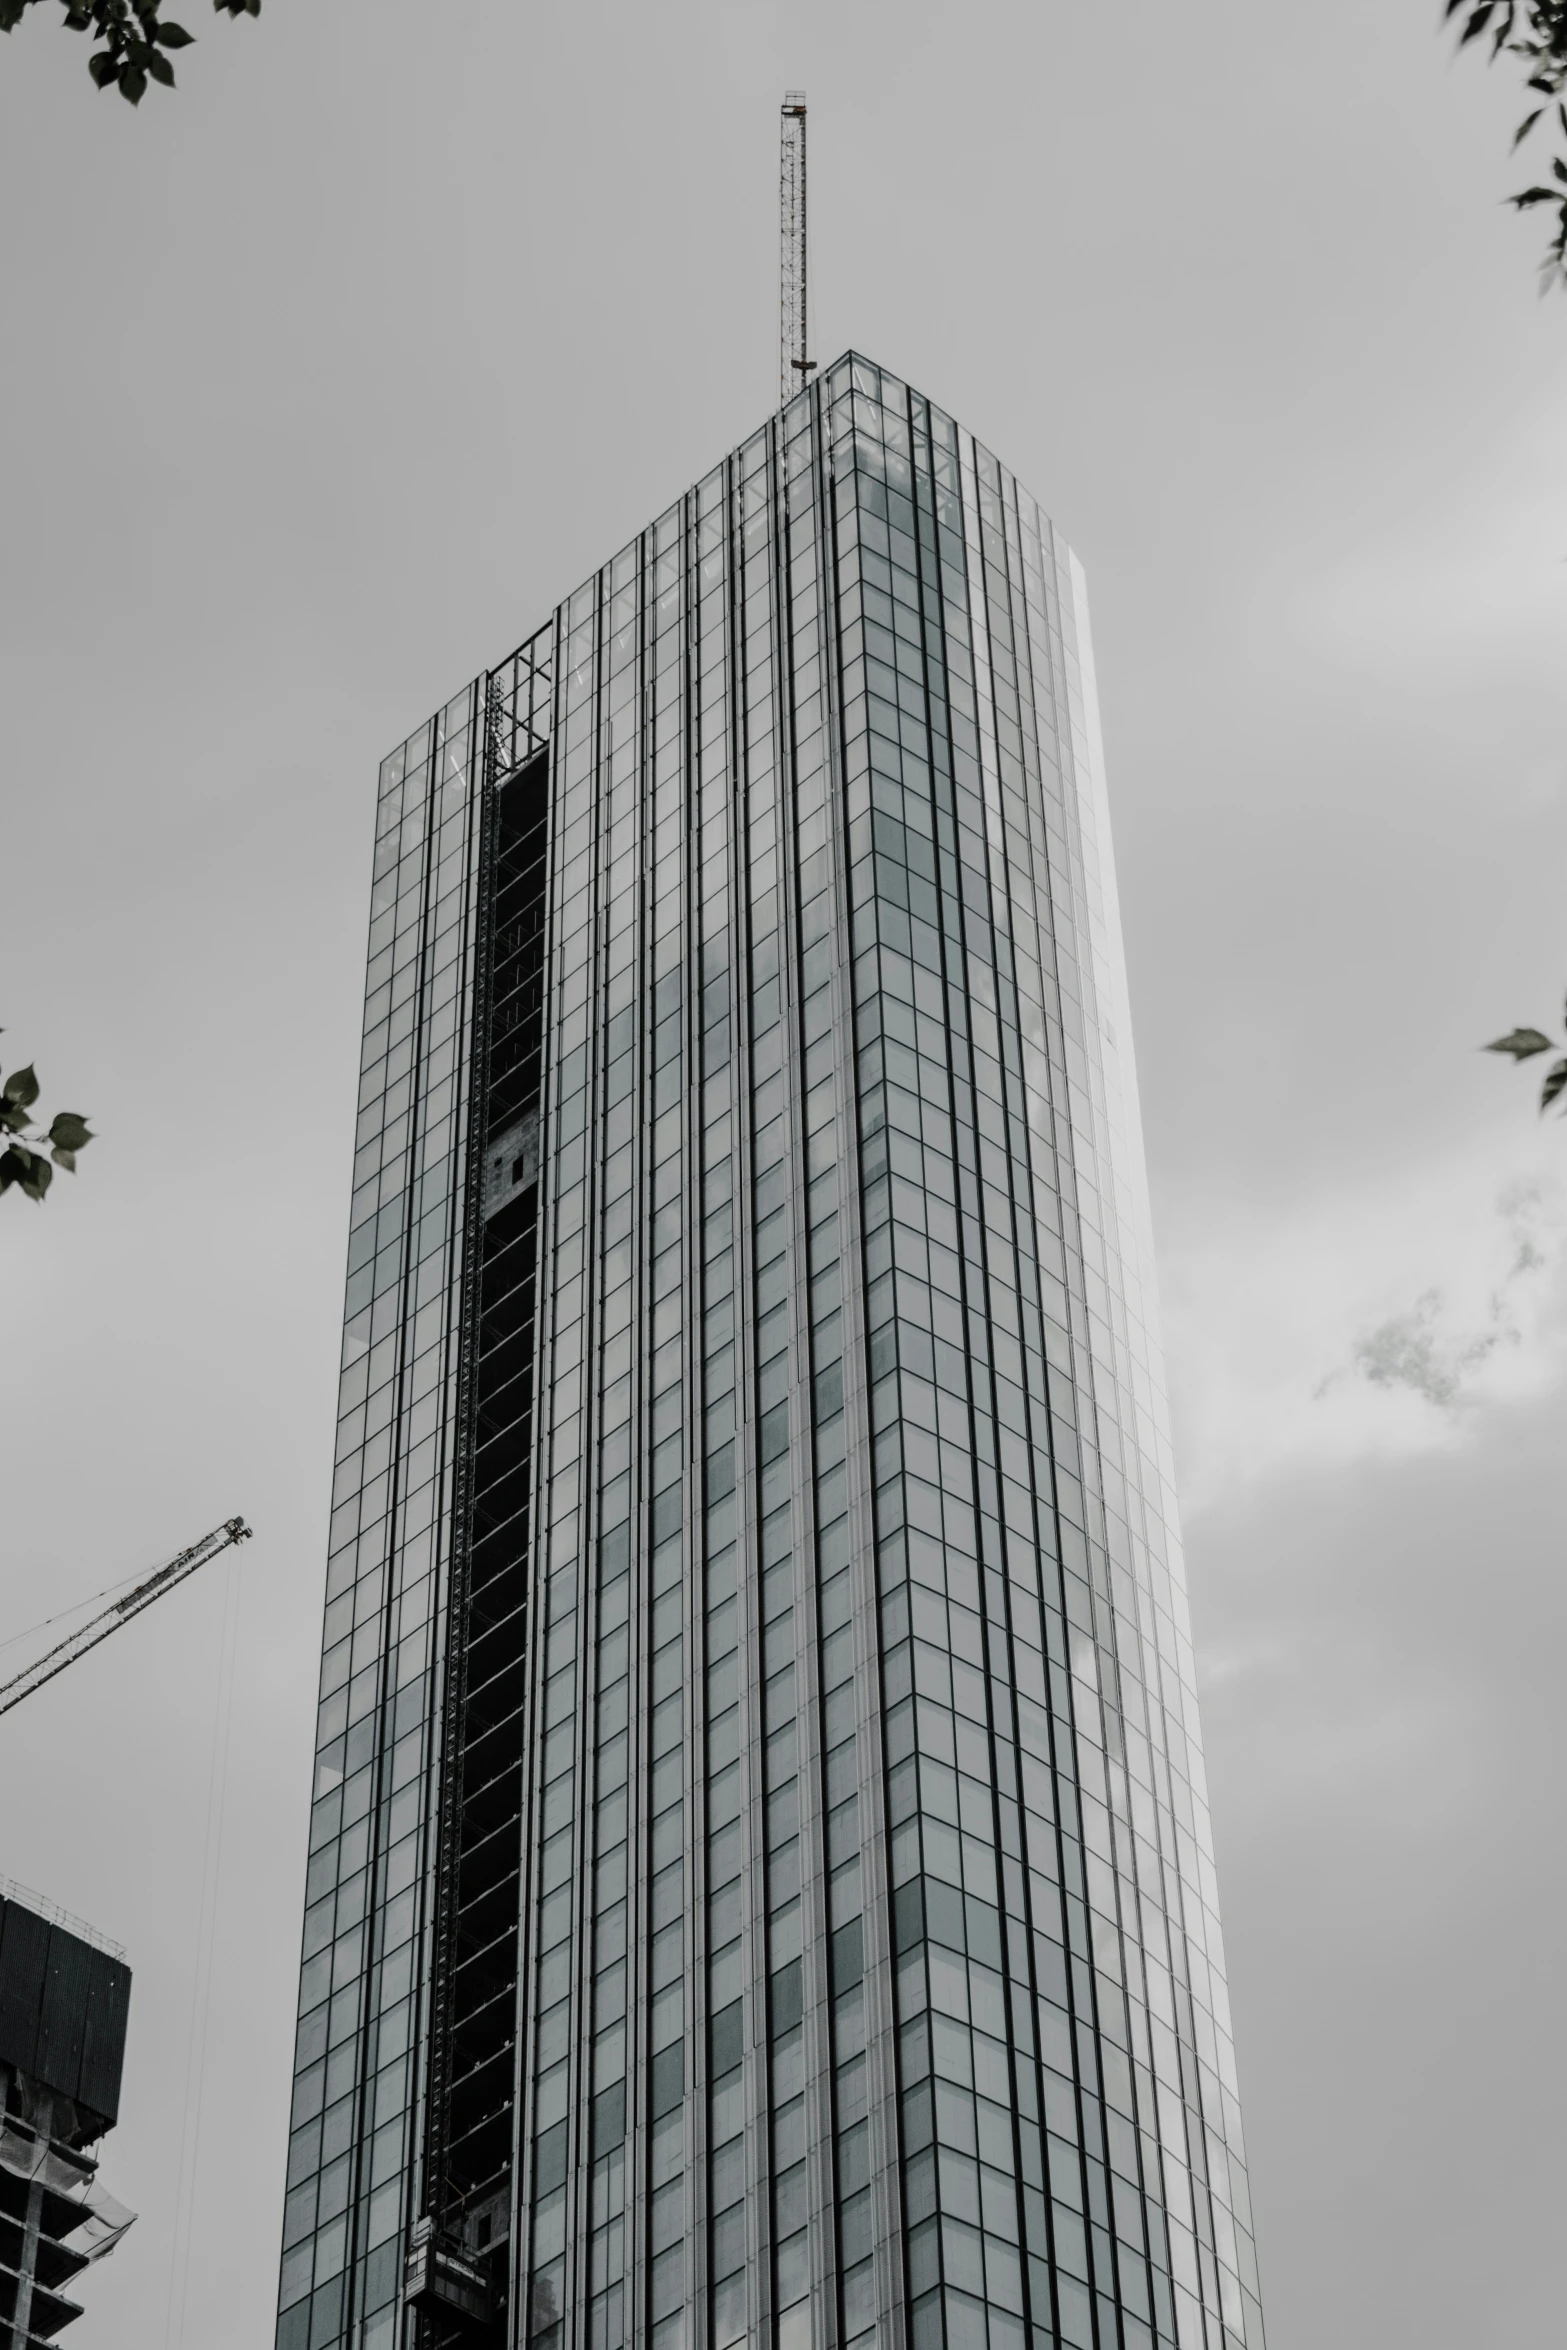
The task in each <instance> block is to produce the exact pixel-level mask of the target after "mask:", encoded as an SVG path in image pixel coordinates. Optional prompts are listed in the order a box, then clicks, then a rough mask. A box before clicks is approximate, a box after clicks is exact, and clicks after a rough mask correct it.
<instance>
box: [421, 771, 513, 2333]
mask: <svg viewBox="0 0 1567 2350" xmlns="http://www.w3.org/2000/svg"><path fill="white" fill-rule="evenodd" d="M546 782H547V763H546V761H545V760H544V759H543V758H538V759H535V760H533V761H532V762H531V763H530V764H529V765H527V766H525V767H523V768H522V769H520V770H519V771H518V772H517V773H516V774H514V775H513V776H512V777H510V778H509V779H508V780H507V781H506V782H505V783H504V784H503V785H502V786H501V787H500V788H499V790H498V791H497V792H496V794H495V799H494V802H493V804H492V806H491V808H490V810H489V811H488V812H487V822H488V824H489V825H490V827H491V831H490V838H489V844H488V846H489V855H488V859H487V866H488V870H487V873H486V875H485V878H484V881H483V883H482V887H483V890H484V893H485V897H486V904H485V907H484V914H485V919H484V920H483V921H482V923H481V928H480V937H479V954H480V956H481V958H483V960H484V965H485V968H484V971H483V973H482V975H481V977H482V982H483V984H482V989H481V994H480V1002H481V1004H482V1006H483V1017H482V1018H481V1019H480V1020H478V1021H476V1024H475V1043H474V1063H473V1078H474V1092H473V1101H474V1109H475V1116H476V1118H477V1119H480V1120H482V1126H481V1128H480V1136H481V1141H482V1149H481V1150H479V1151H478V1152H476V1155H475V1158H474V1160H473V1162H472V1163H471V1166H470V1181H471V1182H472V1184H473V1186H474V1198H473V1201H472V1203H471V1224H470V1245H469V1248H468V1250H467V1252H466V1262H465V1272H464V1278H465V1282H466V1284H467V1285H468V1289H469V1295H468V1296H467V1298H465V1300H464V1312H465V1314H466V1315H468V1316H470V1317H471V1325H470V1327H471V1332H472V1345H471V1347H470V1348H469V1350H468V1364H467V1372H466V1382H465V1393H464V1396H463V1400H462V1417H463V1425H462V1431H461V1438H460V1441H461V1444H462V1447H463V1452H464V1460H465V1467H466V1476H465V1477H464V1478H463V1479H462V1480H461V1482H460V1485H459V1490H458V1494H457V1500H456V1507H457V1510H458V1512H459V1522H458V1524H457V1525H456V1526H454V1529H453V1556H454V1561H455V1562H456V1563H455V1565H454V1571H453V1578H452V1596H451V1606H452V1633H453V1637H452V1650H451V1664H450V1673H449V1680H448V1689H447V1704H446V1715H445V1735H444V1741H443V1753H442V1765H441V1767H442V1799H441V1834H442V1851H441V1855H440V1862H439V1866H438V1871H437V1917H436V1926H435V1935H434V1959H433V1980H432V1985H431V2071H430V2105H429V2120H428V2130H427V2152H426V2165H427V2168H426V2188H425V2196H424V2212H425V2216H424V2219H423V2220H422V2221H421V2222H420V2225H419V2227H418V2228H417V2229H416V2231H415V2237H414V2242H413V2247H412V2251H411V2255H410V2261H409V2274H408V2279H407V2298H408V2301H409V2303H410V2304H411V2305H412V2306H413V2307H415V2308H417V2309H418V2310H419V2312H420V2318H421V2331H420V2337H419V2338H420V2340H421V2342H422V2344H424V2345H426V2346H427V2350H445V2345H447V2344H456V2343H459V2342H461V2343H469V2344H495V2345H500V2344H503V2343H504V2342H505V2341H506V2338H507V2335H506V2277H507V2268H506V2261H507V2240H508V2236H509V2231H510V2208H511V2172H512V2158H513V2096H512V2090H513V2068H514V2058H515V2048H516V2030H517V2016H516V2005H517V1964H518V1923H519V1903H520V1886H521V1876H520V1872H521V1860H522V1847H521V1799H522V1724H523V1702H524V1695H525V1689H526V1675H527V1653H528V1622H527V1589H528V1553H529V1531H530V1528H529V1503H530V1474H531V1461H532V1442H533V1338H534V1323H535V1292H536V1275H537V1259H538V1197H539V1192H538V1168H539V1093H540V1069H541V1060H542V1046H543V989H544V951H543V950H544V907H545V837H546V836H545V810H546V806H547V793H546Z"/></svg>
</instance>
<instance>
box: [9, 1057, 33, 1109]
mask: <svg viewBox="0 0 1567 2350" xmlns="http://www.w3.org/2000/svg"><path fill="white" fill-rule="evenodd" d="M5 1098H6V1100H7V1101H8V1102H20V1103H21V1105H22V1107H23V1109H24V1110H30V1109H31V1108H32V1106H33V1104H34V1102H35V1101H36V1100H37V1099H38V1079H37V1077H36V1075H35V1074H34V1071H33V1065H32V1063H31V1062H30V1061H29V1063H28V1065H27V1067H26V1068H25V1069H13V1070H12V1071H11V1074H10V1076H9V1077H8V1078H7V1079H6V1081H5Z"/></svg>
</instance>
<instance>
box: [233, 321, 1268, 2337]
mask: <svg viewBox="0 0 1567 2350" xmlns="http://www.w3.org/2000/svg"><path fill="white" fill-rule="evenodd" d="M374 892H375V894H374V901H373V911H372V923H371V935H370V967H369V976H368V985H367V1000H366V1016H365V1048H364V1063H363V1068H364V1075H363V1079H362V1085H361V1094H360V1125H359V1135H358V1157H357V1159H356V1163H355V1189H354V1204H353V1215H352V1236H351V1240H350V1256H349V1282H348V1302H347V1317H346V1325H345V1340H344V1354H343V1390H342V1407H341V1408H342V1418H341V1422H340V1431H339V1444H338V1468H337V1482H336V1486H335V1488H334V1497H333V1500H334V1508H333V1517H332V1532H331V1549H330V1559H329V1565H328V1586H327V1609H326V1632H325V1640H324V1647H323V1665H322V1680H321V1690H322V1696H321V1721H320V1734H319V1741H318V1755H317V1764H316V1795H315V1804H314V1810H313V1813H312V1828H311V1857H310V1875H309V1894H308V1907H307V1911H306V1918H305V1940H304V1960H303V1971H302V1978H301V1993H300V2023H299V2047H298V2059H297V2077H296V2082H295V2101H294V2116H293V2125H294V2126H293V2133H292V2137H291V2141H290V2156H289V2174H288V2178H289V2184H288V2195H287V2204H286V2220H285V2231H284V2250H283V2263H282V2290H281V2295H280V2315H279V2320H278V2333H277V2339H278V2344H279V2350H347V2346H348V2345H353V2346H354V2350H390V2346H391V2345H392V2344H394V2343H395V2344H397V2345H398V2350H405V2346H409V2350H445V2346H446V2345H455V2344H462V2343H472V2344H478V2345H493V2346H494V2350H500V2346H501V2345H507V2346H510V2345H518V2346H521V2345H525V2344H526V2345H529V2346H530V2350H567V2346H568V2345H569V2346H570V2350H579V2346H580V2350H621V2346H622V2345H626V2344H631V2343H635V2344H638V2345H644V2344H645V2345H649V2346H650V2350H729V2346H730V2345H732V2344H735V2343H739V2342H741V2341H745V2342H748V2343H752V2342H754V2343H767V2344H769V2345H772V2344H776V2345H777V2346H778V2350H840V2346H841V2350H849V2346H851V2345H852V2346H855V2350H869V2345H871V2344H872V2343H875V2344H877V2345H888V2346H890V2345H911V2346H913V2350H937V2346H938V2345H941V2344H944V2343H948V2342H950V2343H952V2344H954V2345H964V2346H965V2350H966V2346H968V2345H973V2344H988V2345H989V2346H990V2350H1046V2346H1047V2345H1048V2346H1050V2350H1055V2346H1056V2345H1070V2346H1071V2350H1112V2346H1114V2350H1153V2346H1154V2345H1155V2344H1156V2343H1157V2344H1159V2345H1161V2346H1165V2345H1169V2346H1172V2350H1242V2346H1243V2345H1244V2350H1262V2343H1263V2333H1262V2318H1261V2311H1260V2306H1259V2299H1258V2285H1257V2270H1256V2261H1255V2256H1254V2251H1253V2242H1252V2227H1251V2216H1250V2208H1249V2203H1248V2196H1247V2185H1246V2175H1245V2163H1244V2152H1243V2144H1242V2136H1241V2123H1240V2110H1239V2105H1238V2102H1237V2089H1236V2076H1235V2060H1234V2052H1233V2044H1232V2039H1231V2032H1230V2017H1229V2004H1228V1998H1227V1994H1226V1989H1225V1971H1224V1957H1223V1945H1222V1940H1221V1936H1220V1929H1219V1920H1218V1905H1217V1894H1216V1888H1215V1879H1214V1867H1213V1852H1212V1840H1211V1835H1210V1831H1209V1822H1208V1809H1207V1802H1206V1795H1205V1787H1204V1774H1203V1763H1202V1751H1201V1740H1200V1736H1199V1732H1198V1723H1197V1706H1196V1698H1195V1694H1194V1679H1193V1665H1192V1652H1191V1646H1190V1634H1189V1627H1188V1618H1187V1609H1186V1599H1185V1592H1184V1586H1183V1573H1182V1565H1181V1555H1180V1546H1179V1537H1178V1533H1177V1527H1176V1509H1175V1496H1174V1490H1173V1485H1172V1469H1171V1460H1170V1448H1169V1436H1168V1423H1167V1418H1166V1413H1165V1404H1164V1398H1163V1390H1162V1374H1161V1368H1160V1360H1159V1344H1158V1337H1157V1330H1156V1312H1155V1305H1154V1296H1153V1277H1152V1261H1151V1252H1150V1243H1149V1228H1148V1214H1147V1200H1146V1186H1145V1179H1144V1172H1143V1163H1142V1146H1141V1138H1140V1132H1139V1126H1138V1113H1137V1103H1136V1092H1135V1081H1134V1076H1133V1071H1132V1064H1131V1053H1130V1033H1129V1025H1128V1019H1127V1010H1126V996H1125V978H1124V969H1123V961H1122V952H1121V944H1120V937H1119V930H1118V921H1117V913H1116V899H1115V885H1114V876H1113V872H1112V868H1111V861H1110V840H1109V830H1108V818H1107V811H1106V803H1105V790H1104V777H1103V764H1102V757H1101V750H1100V741H1099V732H1098V721H1097V713H1096V707H1095V691H1094V677H1093V662H1092V654H1091V650H1090V645H1089V636H1088V620H1087V609H1086V603H1085V598H1084V591H1083V582H1082V575H1081V572H1080V570H1079V568H1078V566H1077V564H1076V562H1075V559H1074V558H1073V557H1072V555H1071V553H1070V552H1069V550H1068V549H1067V548H1066V546H1065V545H1064V544H1063V543H1062V541H1061V540H1060V539H1059V538H1058V536H1057V535H1056V534H1055V532H1054V531H1053V530H1052V528H1051V526H1050V524H1049V522H1048V521H1047V520H1046V518H1045V517H1044V516H1043V515H1042V514H1041V513H1040V511H1039V509H1038V507H1037V506H1036V505H1035V503H1034V501H1033V500H1032V499H1031V498H1030V497H1029V496H1028V495H1027V493H1026V492H1025V491H1023V490H1022V489H1021V488H1020V486H1019V485H1018V484H1017V482H1016V481H1014V479H1013V478H1012V476H1011V475H1010V474H1008V473H1007V472H1006V470H1005V469H1004V468H1003V467H1002V466H1000V465H999V464H998V463H997V462H996V460H995V459H994V458H993V457H992V456H990V455H989V453H988V452H987V451H986V450H985V449H983V448H982V447H981V446H979V445H978V444H977V443H976V442H975V441H974V440H973V439H972V437H971V436H970V435H969V434H968V433H966V432H964V431H963V430H962V429H961V428H960V427H958V426H957V425H956V424H954V422H953V421H952V420H951V419H950V418H949V417H947V416H945V415H943V414H942V413H941V412H940V411H939V410H938V409H936V408H934V407H933V406H931V404H930V403H929V402H928V401H926V400H925V399H924V398H922V397H921V396H920V395H919V394H918V393H917V392H915V391H913V390H912V389H911V388H910V387H909V386H907V385H906V384H904V383H902V382H899V381H898V380H897V379H895V378H894V377H892V376H890V375H888V374H886V373H885V372H884V371H882V370H879V369H878V368H877V367H875V366H874V365H872V364H871V363H869V362H868V361H866V360H863V359H861V358H859V357H857V356H853V355H850V356H848V357H846V358H845V359H843V360H842V361H841V362H839V364H838V365H837V366H835V367H833V368H831V369H829V370H828V371H827V372H826V373H825V375H824V376H823V377H822V378H821V379H820V380H819V381H818V382H816V383H815V384H813V385H812V386H811V388H810V389H809V390H808V391H807V392H805V393H803V394H802V395H801V396H800V397H799V398H797V399H795V400H794V401H793V402H791V404H790V405H789V406H787V407H786V408H785V409H784V410H783V411H782V413H781V414H780V415H779V416H777V417H775V418H774V419H773V420H772V421H771V422H769V423H768V424H767V425H766V426H765V427H764V428H763V429H762V430H761V431H759V432H757V433H756V434H755V435H754V436H753V437H752V438H751V439H750V440H749V441H747V442H746V443H745V444H744V445H743V446H742V447H741V448H739V449H737V450H736V451H735V452H734V453H733V454H732V455H731V456H730V457H728V458H727V459H726V460H725V461H724V463H723V464H722V465H720V466H719V467H717V468H716V469H715V470H714V472H712V473H711V474H710V475H709V476H708V477H707V478H706V479H705V480H704V481H702V482H700V483H699V484H698V485H697V486H696V487H695V488H694V489H693V490H691V491H690V492H689V493H688V494H687V495H686V496H685V497H684V498H682V499H681V501H680V502H679V503H678V505H676V506H673V507H671V508H670V510H669V511H668V512H667V513H666V514H664V515H662V516H661V517H660V518H659V519H658V521H656V522H655V523H654V524H653V525H652V526H651V527H650V528H649V529H648V530H646V531H644V532H643V533H642V535H641V536H640V537H639V538H638V539H636V540H635V541H634V542H633V543H632V544H631V545H630V546H628V547H627V548H625V549H624V550H623V551H622V552H621V553H620V554H619V555H618V556H616V558H615V559H614V561H613V562H611V563H609V564H607V565H606V566H605V567H604V569H603V570H602V571H600V572H599V573H597V574H596V575H595V576H594V578H592V579H591V580H590V581H588V582H587V583H586V584H585V585H584V586H583V587H582V588H581V589H579V590H578V591H577V593H576V594H575V595H573V596H572V597H571V598H570V599H569V600H568V601H567V602H565V603H563V604H562V605H561V606H560V607H559V609H558V610H557V611H556V613H555V614H554V616H553V618H552V619H551V621H550V623H549V624H548V626H547V627H546V628H544V629H543V630H541V631H540V632H539V634H538V635H537V636H535V637H534V638H532V639H531V640H530V641H529V643H528V644H527V645H525V646H524V647H523V648H522V649H521V650H520V651H519V652H518V653H517V654H516V655H514V656H513V657H512V658H511V659H510V660H509V661H508V662H506V663H505V664H503V666H502V667H501V668H500V669H498V670H495V671H493V672H489V673H487V674H486V675H484V676H482V677H481V678H479V679H478V680H477V681H476V682H475V683H474V685H472V686H471V687H470V688H469V689H468V690H467V691H466V692H465V693H464V694H462V695H460V696H459V697H458V698H457V699H456V700H455V701H453V702H451V703H449V704H448V705H447V707H446V708H445V709H444V710H443V711H442V712H440V713H439V714H438V715H437V716H436V717H435V718H434V719H432V720H431V722H430V724H429V725H428V726H426V727H424V728H421V730H420V731H419V733H418V734H417V735H415V736H414V737H413V738H412V739H411V741H410V742H408V743H407V744H405V745H404V746H403V747H402V749H401V750H399V751H397V752H396V753H394V755H393V756H392V758H391V759H389V760H388V761H387V762H386V763H385V765H384V766H383V769H382V775H381V796H380V811H379V818H378V828H377V848H376V863H375V883H374Z"/></svg>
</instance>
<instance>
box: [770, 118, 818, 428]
mask: <svg viewBox="0 0 1567 2350" xmlns="http://www.w3.org/2000/svg"><path fill="white" fill-rule="evenodd" d="M778 346H779V350H778V398H779V401H780V404H782V405H784V406H787V405H788V403H789V401H791V400H792V399H793V398H794V395H795V393H796V392H797V391H799V390H800V389H801V388H802V386H803V385H804V383H805V379H806V377H807V375H808V374H809V373H810V370H811V368H812V366H813V365H814V362H813V361H812V360H810V359H808V358H807V357H806V355H805V92H804V91H803V90H786V91H785V92H784V102H783V107H782V110H781V127H780V134H779V157H778Z"/></svg>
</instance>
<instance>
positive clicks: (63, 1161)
mask: <svg viewBox="0 0 1567 2350" xmlns="http://www.w3.org/2000/svg"><path fill="white" fill-rule="evenodd" d="M37 1099H38V1079H37V1076H36V1074H35V1073H34V1070H33V1067H32V1064H31V1062H29V1064H28V1066H27V1067H26V1068H25V1069H13V1070H12V1071H11V1074H10V1076H9V1077H8V1078H7V1079H6V1081H5V1084H4V1085H3V1086H0V1142H4V1144H5V1148H4V1150H3V1151H0V1192H6V1191H9V1190H10V1189H11V1187H12V1185H13V1184H14V1185H15V1186H16V1188H17V1190H18V1191H19V1192H20V1193H21V1195H22V1197H23V1198H24V1199H31V1200H41V1199H42V1198H43V1195H44V1193H45V1192H46V1191H47V1190H48V1188H49V1186H50V1184H51V1183H52V1182H53V1181H54V1170H55V1168H56V1167H63V1168H64V1169H65V1171H66V1173H67V1175H74V1174H75V1172H76V1154H77V1152H78V1151H82V1150H85V1149H86V1148H87V1145H88V1144H89V1143H90V1142H91V1140H92V1135H91V1134H90V1133H89V1131H88V1127H87V1121H86V1119H85V1118H84V1117H82V1116H81V1115H80V1114H79V1112H77V1111H76V1110H57V1111H56V1113H55V1115H54V1117H53V1119H52V1120H51V1121H50V1125H49V1129H48V1132H47V1133H43V1134H40V1133H37V1132H36V1131H35V1130H34V1123H33V1118H32V1115H31V1112H32V1108H33V1104H34V1103H35V1102H36V1101H37ZM45 1153H47V1154H48V1155H47V1156H45Z"/></svg>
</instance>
